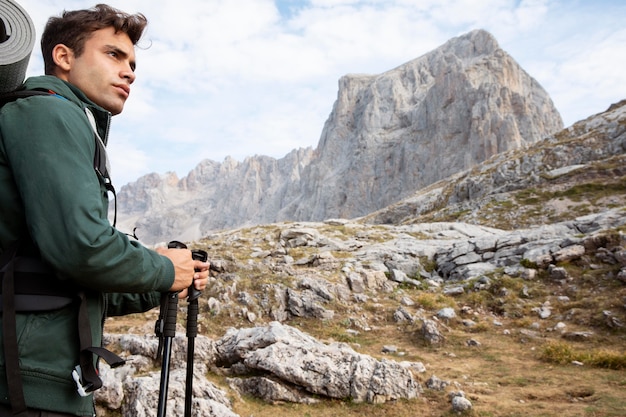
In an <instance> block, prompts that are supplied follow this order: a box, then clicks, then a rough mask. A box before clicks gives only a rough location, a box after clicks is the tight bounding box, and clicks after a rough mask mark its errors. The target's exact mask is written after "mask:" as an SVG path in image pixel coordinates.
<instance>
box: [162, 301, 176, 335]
mask: <svg viewBox="0 0 626 417" xmlns="http://www.w3.org/2000/svg"><path fill="white" fill-rule="evenodd" d="M177 313H178V293H177V292H169V293H167V308H166V314H165V317H164V321H163V337H175V336H176V314H177Z"/></svg>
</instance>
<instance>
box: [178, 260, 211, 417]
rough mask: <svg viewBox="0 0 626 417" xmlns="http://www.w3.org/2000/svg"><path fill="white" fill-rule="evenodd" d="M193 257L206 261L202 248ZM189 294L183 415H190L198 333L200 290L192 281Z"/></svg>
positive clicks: (187, 416) (188, 416)
mask: <svg viewBox="0 0 626 417" xmlns="http://www.w3.org/2000/svg"><path fill="white" fill-rule="evenodd" d="M191 255H192V257H193V259H195V260H199V261H202V262H206V260H207V259H208V254H207V253H206V252H205V251H203V250H193V251H192V252H191ZM188 291H189V293H188V294H189V295H188V297H187V300H188V302H189V306H188V307H187V379H186V381H185V382H186V383H185V414H184V416H185V417H191V400H192V398H193V360H194V351H195V337H196V336H197V335H198V297H200V294H201V292H200V291H199V290H197V289H196V287H194V285H193V283H192V284H191V285H190V286H189V290H188Z"/></svg>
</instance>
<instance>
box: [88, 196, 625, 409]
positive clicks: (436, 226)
mask: <svg viewBox="0 0 626 417" xmlns="http://www.w3.org/2000/svg"><path fill="white" fill-rule="evenodd" d="M625 225H626V213H625V212H624V209H623V208H622V207H620V208H615V209H611V210H606V211H604V212H601V213H596V214H593V215H587V216H582V217H579V218H576V219H574V220H570V221H564V222H560V223H556V224H552V225H543V226H537V227H531V228H528V229H520V230H516V231H505V230H500V229H494V228H488V227H483V226H475V225H468V224H462V223H424V224H415V225H405V226H371V225H364V224H359V223H356V222H351V221H348V220H339V219H335V220H330V221H327V222H324V223H284V224H275V225H272V226H271V227H272V228H273V230H272V231H269V230H268V226H264V227H258V228H252V229H250V230H248V231H246V232H245V233H244V231H242V230H234V231H229V232H224V233H219V234H214V235H211V236H210V237H209V239H210V241H211V246H212V252H213V254H214V256H215V257H214V258H213V259H212V262H213V263H214V264H215V269H216V271H217V272H214V276H213V277H212V278H211V282H210V285H209V288H207V290H206V291H205V292H206V294H204V295H203V300H204V301H203V304H205V306H202V311H210V312H211V313H210V314H211V316H212V317H211V318H210V319H209V322H213V321H214V320H220V317H223V318H226V320H227V321H228V322H229V323H230V322H233V321H236V320H241V319H243V320H244V321H245V323H247V324H249V325H250V326H252V327H247V326H240V327H239V328H229V329H228V330H227V331H226V332H225V334H223V336H221V337H219V338H217V339H215V340H211V339H209V338H207V337H204V336H199V337H198V338H197V340H196V343H195V353H196V356H195V366H196V367H195V373H194V407H195V409H196V410H198V411H197V413H196V414H194V415H198V416H207V417H214V416H224V417H235V416H236V415H237V414H236V413H234V412H233V411H232V410H233V401H237V398H239V397H238V396H242V397H244V398H245V396H248V395H252V396H255V397H258V398H261V399H263V400H265V401H267V402H270V403H278V402H297V403H302V404H311V403H315V402H318V401H324V400H328V399H344V400H345V399H351V400H352V401H355V402H365V403H372V404H379V403H385V402H388V401H395V400H399V399H407V400H410V399H414V398H417V397H418V396H419V395H420V394H421V392H422V390H423V388H422V386H421V383H420V376H421V375H422V374H423V373H424V372H426V368H425V366H424V365H423V364H422V363H420V362H415V361H412V362H411V361H395V360H391V359H387V358H383V359H376V358H374V357H372V356H369V355H365V354H362V353H359V352H358V351H357V350H358V348H359V346H353V345H351V344H347V343H339V342H336V341H325V342H323V341H320V340H318V339H316V338H314V337H312V336H310V335H309V334H308V333H305V332H304V331H302V330H300V329H298V328H296V327H293V326H291V325H289V324H288V323H289V322H290V321H292V320H294V319H295V320H299V319H313V320H315V321H318V320H325V321H326V322H327V323H332V322H335V323H337V322H339V321H341V322H342V323H345V324H344V325H345V326H346V329H345V331H346V336H347V337H349V335H350V334H358V333H359V332H364V333H367V332H371V331H372V328H373V327H374V326H376V325H380V324H381V323H382V322H384V321H387V320H390V321H392V325H393V326H398V327H399V326H414V327H416V328H418V329H419V330H417V331H415V332H409V333H407V334H409V335H411V336H410V337H411V338H412V339H413V343H414V344H416V345H418V346H419V345H420V344H426V345H434V346H445V344H446V340H447V334H448V333H449V332H450V330H449V328H448V325H449V323H450V322H453V321H457V320H461V322H462V325H463V326H464V327H467V328H471V327H473V326H477V322H478V321H480V322H482V323H483V326H485V323H487V322H493V326H499V325H501V324H499V323H498V321H497V319H506V318H507V315H506V314H507V313H506V312H505V310H506V306H505V305H502V304H499V306H500V307H499V308H502V309H503V311H500V312H498V314H499V315H498V316H495V315H494V314H495V312H494V311H491V312H486V311H483V312H482V313H480V314H479V313H478V312H477V311H472V308H471V307H470V306H468V305H465V306H463V307H461V308H452V307H445V308H441V309H440V310H439V311H436V312H434V313H433V312H427V311H426V310H425V308H424V306H423V305H419V304H417V303H416V302H415V301H414V300H413V299H411V298H410V297H408V296H404V297H401V295H402V294H403V291H402V288H407V287H414V288H419V289H421V290H422V291H421V293H423V294H431V295H432V294H442V295H445V296H449V297H459V296H462V295H463V294H465V293H473V294H479V293H480V292H485V293H488V294H492V293H494V292H495V293H496V294H497V295H498V297H499V298H501V299H502V300H503V301H502V302H503V303H504V298H505V297H506V296H507V294H508V293H509V291H511V290H510V289H508V288H506V287H504V286H502V285H501V283H500V280H501V279H502V278H503V277H508V278H507V279H509V280H510V279H511V277H517V278H519V279H520V280H521V281H523V282H526V283H529V285H530V283H532V282H536V281H539V280H545V281H546V282H552V283H556V285H557V288H558V290H557V292H555V293H554V294H553V293H550V294H549V295H548V296H547V297H548V299H546V300H540V299H538V296H537V293H536V292H535V293H531V292H529V290H528V288H526V286H524V287H523V288H521V289H519V291H520V297H521V299H523V300H524V304H526V305H527V307H526V311H527V312H528V313H520V312H519V311H518V312H516V314H532V317H535V318H537V319H538V320H542V321H550V320H551V319H552V317H551V315H552V305H553V304H551V303H554V305H555V306H556V305H565V306H566V305H567V304H568V303H570V301H572V306H574V305H576V302H574V300H570V298H569V297H568V295H567V294H569V295H572V296H574V295H575V294H576V293H577V292H578V288H577V283H576V282H575V281H573V277H572V276H571V275H570V272H568V270H567V269H566V268H564V267H562V266H561V265H567V264H577V265H579V266H580V267H581V268H583V269H589V270H606V271H610V272H606V273H604V274H603V278H601V281H602V282H601V283H600V284H599V285H600V286H608V287H609V288H611V286H613V284H616V285H617V286H619V285H623V284H621V283H625V282H626V249H625V248H626V238H624V235H623V234H622V233H621V230H623V228H624V226H625ZM196 244H199V243H196ZM229 248H239V249H240V250H241V251H243V252H244V253H243V255H244V258H245V259H247V261H237V260H236V259H235V258H234V257H233V256H231V254H230V253H229ZM217 254H221V256H222V258H220V257H217V256H218V255H217ZM290 254H293V255H294V256H291V255H290ZM296 254H299V255H296ZM331 272H332V274H331ZM251 274H252V275H254V277H253V278H252V279H250V278H247V277H248V276H250V275H251ZM268 276H272V277H273V278H272V279H271V280H269V282H264V283H263V282H262V283H258V282H257V281H264V280H266V278H265V277H268ZM584 279H585V280H589V279H590V278H589V277H587V278H584ZM279 281H280V283H279ZM535 291H536V290H535ZM383 299H387V300H388V301H387V302H388V303H389V305H391V306H394V307H393V308H395V312H393V314H390V311H389V310H388V309H385V308H383V307H381V303H382V302H383ZM518 302H521V301H518ZM531 303H532V304H531ZM531 307H532V308H531ZM614 307H616V306H614ZM334 308H339V309H340V310H341V311H342V313H341V314H342V316H341V317H335V314H334V310H333V309H334ZM509 308H511V307H509ZM562 310H565V311H568V310H569V311H568V313H567V314H563V315H560V316H559V317H558V320H560V321H559V322H558V323H556V324H555V325H554V326H553V327H550V328H549V329H548V330H546V331H547V332H558V334H561V337H562V338H563V339H567V340H585V339H589V338H593V337H594V332H593V331H591V330H585V328H582V329H581V327H580V326H581V322H582V321H581V320H580V319H578V318H577V315H579V314H580V313H579V310H580V309H578V308H574V307H572V308H570V309H567V308H565V309H563V308H562ZM392 311H393V310H392ZM368 312H369V313H368ZM602 315H603V316H602V318H601V320H603V321H604V325H605V326H607V327H608V328H610V329H616V330H619V329H623V328H624V326H625V324H624V323H626V317H625V316H624V312H623V309H620V308H616V309H615V310H612V309H609V308H605V309H603V310H602ZM316 319H317V320H316ZM478 319H480V320H478ZM529 319H530V318H529ZM475 320H476V321H475ZM568 324H569V325H570V326H571V327H572V328H577V329H578V330H575V331H572V330H569V329H568ZM539 328H540V326H537V327H534V329H539ZM506 331H507V332H510V330H508V329H507V330H506ZM518 332H519V334H518V335H519V337H523V338H528V337H532V338H537V337H539V336H540V333H539V331H538V330H530V329H526V328H522V329H519V330H518ZM136 333H142V334H143V333H145V332H143V331H139V332H136ZM473 336H478V337H480V333H478V334H477V335H473ZM106 342H107V344H108V345H109V347H110V348H113V349H114V350H118V351H119V352H120V353H125V354H126V355H127V357H129V358H130V359H131V360H130V361H129V362H128V364H127V365H125V366H123V367H121V368H116V369H115V370H111V369H107V367H106V365H104V364H103V378H104V380H105V387H104V388H103V389H101V390H99V391H98V393H97V399H98V404H99V406H100V407H103V408H106V409H108V410H120V411H121V412H122V415H124V416H133V417H148V416H154V415H156V414H155V413H156V409H157V400H158V392H159V382H160V380H159V376H160V373H159V372H155V371H154V370H153V369H154V366H155V363H154V361H153V360H152V359H151V358H152V357H154V355H155V352H156V350H157V340H156V339H155V338H154V337H153V336H145V335H133V334H132V332H131V334H108V335H107V337H106ZM185 342H186V340H185V337H184V335H183V333H182V332H181V333H180V334H177V337H176V338H175V339H174V345H173V349H172V360H171V364H172V369H171V371H172V373H171V375H170V387H169V390H170V393H171V395H170V397H169V398H170V401H169V405H168V409H170V410H173V412H174V414H175V415H181V414H182V409H183V404H184V403H183V399H184V396H185V394H184V392H185V391H184V387H185V383H184V379H185V372H184V369H183V367H184V366H185V364H186V343H185ZM391 342H392V341H391V340H389V341H386V344H385V345H384V346H383V347H382V352H381V353H382V354H385V355H387V354H388V355H394V356H401V352H399V351H398V348H397V347H396V346H393V345H391V344H390V343H391ZM466 345H467V346H469V347H480V345H481V343H480V341H479V340H477V338H476V337H472V338H470V339H468V340H467V341H466ZM442 360H443V361H445V359H442ZM157 366H158V365H157ZM429 366H431V364H429ZM432 366H436V364H432ZM445 366H446V367H449V365H445ZM459 366H461V365H459ZM209 370H210V371H211V373H212V374H214V375H218V376H220V377H223V378H224V380H225V381H226V383H227V385H228V388H226V387H218V386H216V385H215V384H214V383H213V382H210V381H208V380H207V379H206V378H205V375H206V374H207V372H208V371H209ZM450 384H451V383H450V381H443V380H440V379H439V378H437V377H436V376H431V377H430V378H429V379H428V381H426V388H427V389H431V390H435V391H444V390H445V389H446V387H448V386H449V385H450ZM463 384H464V382H463V381H461V382H459V381H456V382H455V384H454V388H456V389H458V388H462V387H463ZM233 393H235V397H234V398H235V399H233V395H232V394H233ZM448 395H449V396H450V403H451V407H452V409H454V410H467V409H469V408H471V407H472V404H471V402H470V401H469V400H468V399H467V398H465V397H464V394H463V392H462V391H452V392H449V393H448Z"/></svg>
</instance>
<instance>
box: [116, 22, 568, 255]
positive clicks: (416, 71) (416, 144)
mask: <svg viewBox="0 0 626 417" xmlns="http://www.w3.org/2000/svg"><path fill="white" fill-rule="evenodd" d="M562 127H563V126H562V119H561V117H560V115H559V113H558V111H557V110H556V108H555V107H554V104H553V103H552V100H551V99H550V97H549V95H548V94H547V93H546V92H545V90H543V88H541V86H540V85H539V84H538V83H537V82H536V81H535V80H534V79H533V78H532V77H531V76H530V75H528V74H527V73H526V72H525V71H524V70H523V69H522V68H521V67H520V66H519V65H518V64H517V63H516V62H515V61H514V60H513V58H512V57H510V56H509V55H508V54H507V53H506V52H505V51H503V50H502V49H501V48H500V47H499V46H498V44H497V41H496V40H495V38H494V37H493V36H492V35H491V34H489V33H488V32H486V31H484V30H476V31H472V32H470V33H468V34H465V35H462V36H459V37H456V38H453V39H451V40H449V41H448V42H446V43H445V44H444V45H442V46H440V47H439V48H437V49H435V50H434V51H432V52H430V53H428V54H425V55H423V56H421V57H419V58H417V59H415V60H412V61H409V62H407V63H405V64H402V65H400V66H398V67H396V68H394V69H392V70H389V71H386V72H384V73H382V74H379V75H354V74H353V75H346V76H344V77H342V78H341V79H340V80H339V90H338V95H337V100H336V101H335V103H334V105H333V110H332V112H331V114H330V116H329V118H328V120H327V121H326V123H325V125H324V128H323V130H322V134H321V137H320V140H319V143H318V146H317V148H316V149H312V148H302V149H297V150H294V151H292V152H290V153H289V154H288V155H286V156H285V157H284V158H281V159H274V158H270V157H265V156H254V157H249V158H246V159H245V160H244V161H243V162H237V161H235V160H233V159H232V158H226V159H225V160H224V162H222V163H217V162H214V161H210V160H205V161H202V162H201V163H200V164H198V166H196V168H194V169H193V170H192V171H190V172H189V174H188V175H187V176H186V177H184V178H183V179H178V178H177V177H176V176H175V175H173V174H167V175H165V176H159V175H157V174H149V175H147V176H145V177H142V178H140V179H139V180H138V181H137V182H135V183H133V184H128V185H126V186H124V187H122V189H121V190H120V192H119V193H118V207H119V211H120V213H119V217H118V218H119V219H120V225H122V227H126V228H128V229H133V228H134V227H137V228H138V230H139V235H140V236H141V238H142V240H144V241H145V242H146V243H155V242H159V241H165V240H168V239H169V238H170V237H172V236H179V237H183V238H186V239H191V240H193V239H196V238H198V237H200V236H202V235H205V234H207V233H209V232H211V231H215V230H223V229H227V228H232V227H239V226H245V225H254V224H262V223H268V222H274V221H282V220H311V221H315V220H323V219H326V218H333V217H342V218H355V217H361V216H364V215H367V214H368V213H371V212H373V211H376V210H379V209H382V208H384V207H386V206H388V205H390V204H393V203H395V202H397V201H399V200H401V199H403V198H406V197H408V196H410V195H411V194H412V193H413V192H415V191H416V190H419V189H422V188H424V187H426V186H428V185H430V184H432V183H434V182H436V181H439V180H442V179H444V178H447V177H449V176H451V175H453V174H455V173H457V172H459V171H463V170H466V169H468V168H471V167H473V166H476V165H477V164H479V163H480V162H482V161H484V160H485V159H487V158H489V157H491V156H493V155H495V154H497V153H500V152H504V151H507V150H509V149H516V148H519V147H520V146H524V145H526V144H529V143H534V142H536V141H539V140H541V139H542V138H543V137H545V136H546V135H549V134H552V133H555V132H557V131H558V130H560V129H562Z"/></svg>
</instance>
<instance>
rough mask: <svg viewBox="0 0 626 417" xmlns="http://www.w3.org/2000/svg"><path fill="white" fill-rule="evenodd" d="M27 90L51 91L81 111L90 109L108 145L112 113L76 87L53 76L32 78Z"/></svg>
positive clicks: (99, 132)
mask: <svg viewBox="0 0 626 417" xmlns="http://www.w3.org/2000/svg"><path fill="white" fill-rule="evenodd" d="M23 87H24V89H26V90H36V89H39V90H51V91H53V92H55V93H56V94H58V95H60V96H62V97H64V98H66V99H68V100H69V101H71V102H73V103H75V104H76V105H78V106H79V107H80V108H81V109H83V111H84V109H86V108H88V109H89V110H91V112H92V114H93V115H94V117H95V119H96V125H97V127H98V134H99V135H100V137H101V138H102V140H103V142H104V143H105V145H106V142H107V139H108V130H109V124H110V120H111V117H112V116H111V113H110V112H109V111H107V110H105V109H103V108H102V107H100V106H98V105H97V104H96V103H94V102H93V101H91V100H90V99H88V98H87V96H86V95H85V94H84V93H83V92H82V91H81V90H80V89H79V88H78V87H76V86H75V85H73V84H70V83H68V82H67V81H63V80H62V79H60V78H57V77H55V76H52V75H42V76H38V77H31V78H28V79H27V80H26V81H24V85H23Z"/></svg>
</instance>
